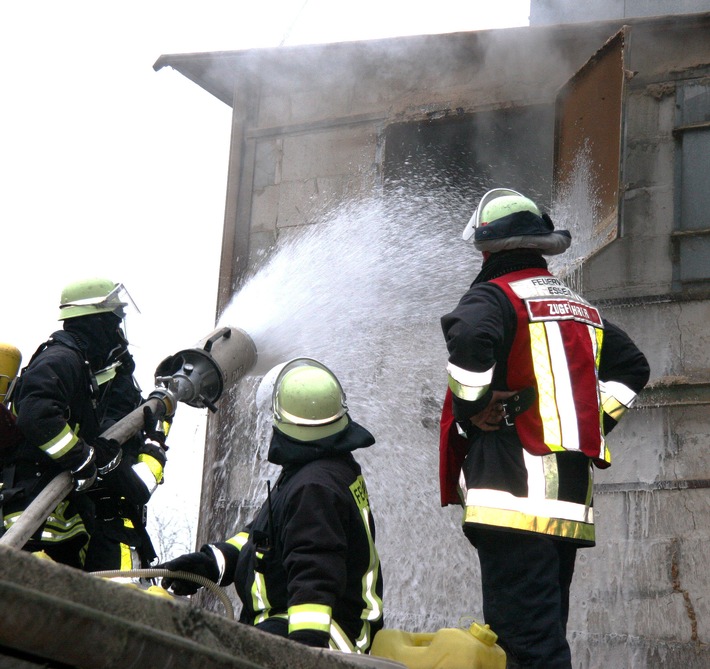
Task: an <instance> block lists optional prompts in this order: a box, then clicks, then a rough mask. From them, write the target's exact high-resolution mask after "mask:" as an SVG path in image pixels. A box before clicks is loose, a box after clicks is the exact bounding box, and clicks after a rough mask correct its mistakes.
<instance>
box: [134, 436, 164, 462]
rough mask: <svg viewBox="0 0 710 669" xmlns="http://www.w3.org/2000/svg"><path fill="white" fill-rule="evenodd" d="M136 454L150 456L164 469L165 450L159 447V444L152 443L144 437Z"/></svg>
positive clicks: (151, 440)
mask: <svg viewBox="0 0 710 669" xmlns="http://www.w3.org/2000/svg"><path fill="white" fill-rule="evenodd" d="M138 453H144V454H145V455H150V457H151V458H155V459H156V460H157V461H158V462H159V463H160V466H161V467H163V468H165V463H166V462H167V461H168V456H167V455H165V449H164V448H163V447H162V446H161V445H160V443H159V442H157V441H154V440H153V439H151V438H150V437H146V439H145V441H144V442H143V443H142V444H141V446H140V448H139V449H138Z"/></svg>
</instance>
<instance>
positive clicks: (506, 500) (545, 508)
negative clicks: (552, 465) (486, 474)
mask: <svg viewBox="0 0 710 669" xmlns="http://www.w3.org/2000/svg"><path fill="white" fill-rule="evenodd" d="M466 506H467V507H474V506H478V507H488V508H491V509H505V510H508V511H517V512H520V513H524V514H526V515H529V516H541V517H543V518H561V519H564V520H573V521H577V522H583V523H593V522H594V512H593V510H592V509H591V508H590V509H587V508H586V507H585V505H584V504H577V503H575V502H562V501H560V500H557V499H539V498H538V499H529V498H528V497H516V496H515V495H511V494H510V493H508V492H504V491H502V490H491V489H475V488H472V489H470V490H468V491H466Z"/></svg>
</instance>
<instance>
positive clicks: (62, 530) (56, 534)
mask: <svg viewBox="0 0 710 669" xmlns="http://www.w3.org/2000/svg"><path fill="white" fill-rule="evenodd" d="M68 506H69V501H68V500H64V501H63V502H61V503H60V504H58V505H57V508H56V509H54V511H53V512H52V513H51V514H50V515H49V517H48V518H47V520H46V521H45V524H44V527H43V528H42V535H41V536H42V541H47V542H51V543H57V542H60V541H67V540H68V539H72V538H73V537H76V536H78V535H80V534H82V533H83V534H87V532H86V527H85V526H84V521H83V520H82V518H81V516H80V515H79V514H78V513H75V514H74V515H73V516H70V517H69V518H67V517H66V516H65V514H66V511H67V507H68ZM87 541H88V537H87Z"/></svg>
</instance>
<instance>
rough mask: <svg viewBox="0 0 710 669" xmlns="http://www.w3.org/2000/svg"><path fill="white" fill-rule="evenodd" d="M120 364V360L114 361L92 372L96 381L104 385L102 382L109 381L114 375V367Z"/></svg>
mask: <svg viewBox="0 0 710 669" xmlns="http://www.w3.org/2000/svg"><path fill="white" fill-rule="evenodd" d="M120 366H121V363H120V362H114V363H113V364H112V365H109V366H108V367H106V368H105V369H100V370H99V371H98V372H96V374H94V378H95V379H96V383H97V384H98V385H100V386H102V385H104V383H107V382H109V381H111V379H113V378H114V377H115V376H116V369H117V368H118V367H120Z"/></svg>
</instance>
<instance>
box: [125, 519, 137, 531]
mask: <svg viewBox="0 0 710 669" xmlns="http://www.w3.org/2000/svg"><path fill="white" fill-rule="evenodd" d="M123 527H127V528H129V529H131V530H132V529H133V528H134V527H135V525H134V524H133V521H132V520H131V519H130V518H124V519H123Z"/></svg>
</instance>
